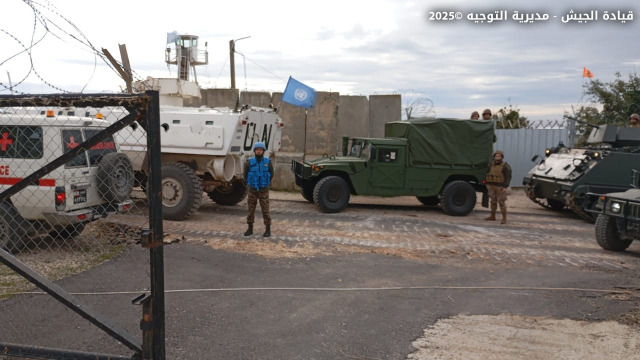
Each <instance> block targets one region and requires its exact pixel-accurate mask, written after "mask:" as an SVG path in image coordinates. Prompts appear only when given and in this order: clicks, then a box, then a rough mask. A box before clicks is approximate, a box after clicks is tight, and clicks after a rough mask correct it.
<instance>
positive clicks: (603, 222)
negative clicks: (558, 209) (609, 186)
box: [584, 170, 640, 251]
mask: <svg viewBox="0 0 640 360" xmlns="http://www.w3.org/2000/svg"><path fill="white" fill-rule="evenodd" d="M632 173H633V176H632V181H631V185H633V186H634V187H635V188H633V189H629V190H627V191H624V192H615V193H608V194H594V193H588V194H587V196H586V201H585V204H584V210H585V211H587V212H589V213H592V214H596V215H597V216H598V218H597V220H596V240H597V242H598V245H600V246H601V247H602V248H603V249H605V250H611V251H624V250H626V249H627V248H628V247H629V245H631V242H633V240H638V239H640V189H638V188H637V187H638V179H639V175H640V173H639V172H638V171H637V170H633V172H632Z"/></svg>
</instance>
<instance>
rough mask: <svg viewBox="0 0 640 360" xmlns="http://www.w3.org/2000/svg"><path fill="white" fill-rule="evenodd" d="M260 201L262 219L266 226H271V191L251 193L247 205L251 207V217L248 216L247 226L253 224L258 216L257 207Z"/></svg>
mask: <svg viewBox="0 0 640 360" xmlns="http://www.w3.org/2000/svg"><path fill="white" fill-rule="evenodd" d="M258 200H259V201H260V209H261V210H262V218H263V219H264V224H265V225H271V214H269V189H265V190H261V191H249V196H248V197H247V204H248V205H249V216H247V224H253V220H254V219H255V214H256V205H257V204H258Z"/></svg>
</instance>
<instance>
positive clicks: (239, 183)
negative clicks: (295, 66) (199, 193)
mask: <svg viewBox="0 0 640 360" xmlns="http://www.w3.org/2000/svg"><path fill="white" fill-rule="evenodd" d="M207 194H208V195H209V198H211V200H213V201H215V202H216V203H217V204H218V205H224V206H231V205H235V204H237V203H239V202H240V201H242V200H244V198H246V197H247V184H246V183H245V182H244V180H234V181H233V182H232V183H231V185H229V186H226V187H216V188H215V189H214V190H213V191H212V192H210V193H207Z"/></svg>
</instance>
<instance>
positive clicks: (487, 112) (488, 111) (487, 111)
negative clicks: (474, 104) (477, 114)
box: [482, 109, 491, 116]
mask: <svg viewBox="0 0 640 360" xmlns="http://www.w3.org/2000/svg"><path fill="white" fill-rule="evenodd" d="M484 114H489V115H491V109H484V111H483V112H482V115H483V116H484Z"/></svg>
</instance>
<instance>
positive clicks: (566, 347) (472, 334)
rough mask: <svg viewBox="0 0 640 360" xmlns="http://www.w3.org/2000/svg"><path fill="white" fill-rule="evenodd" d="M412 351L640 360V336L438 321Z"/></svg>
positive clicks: (484, 320) (571, 323)
mask: <svg viewBox="0 0 640 360" xmlns="http://www.w3.org/2000/svg"><path fill="white" fill-rule="evenodd" d="M413 346H414V347H415V348H417V349H418V350H417V351H416V352H414V353H412V354H410V355H409V357H408V358H409V359H412V360H430V359H439V360H446V359H467V360H473V359H534V360H536V359H540V360H543V359H544V360H546V359H594V360H596V359H640V334H639V333H638V332H637V331H636V329H634V328H632V327H630V326H627V325H623V324H620V323H617V322H614V321H607V322H599V323H593V322H585V321H576V320H569V319H551V318H543V317H525V316H514V315H498V316H489V315H474V316H454V317H452V318H448V319H442V320H439V321H438V322H437V323H436V324H435V325H434V326H432V327H430V328H428V329H426V330H425V331H424V337H422V338H419V339H418V340H416V341H414V342H413Z"/></svg>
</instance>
